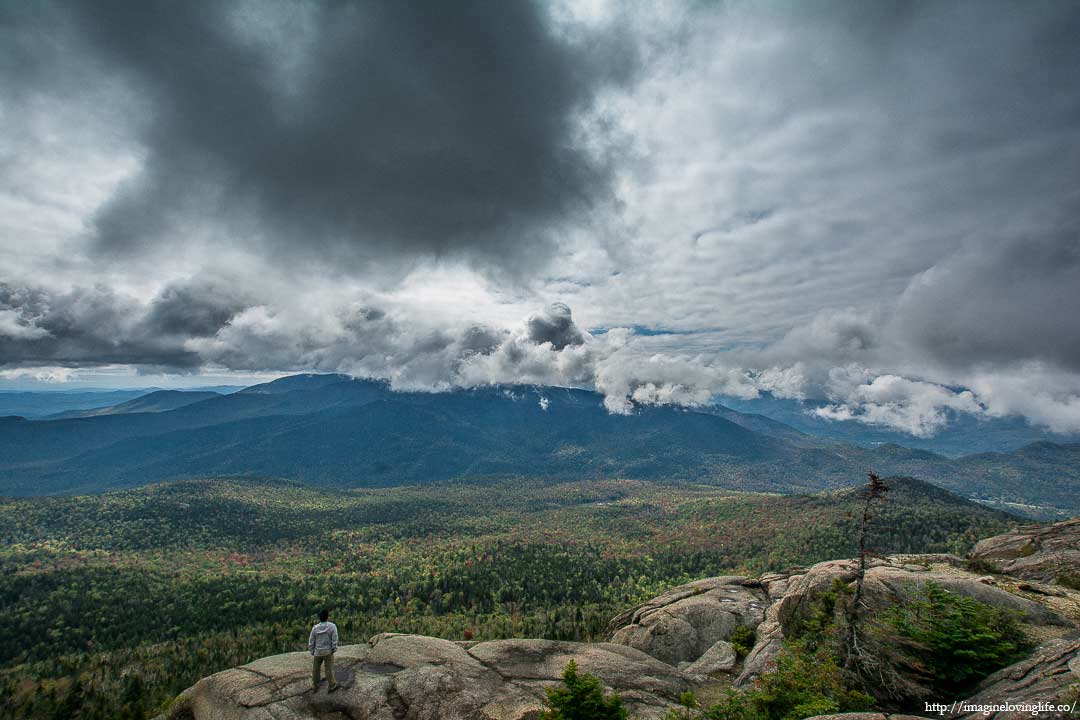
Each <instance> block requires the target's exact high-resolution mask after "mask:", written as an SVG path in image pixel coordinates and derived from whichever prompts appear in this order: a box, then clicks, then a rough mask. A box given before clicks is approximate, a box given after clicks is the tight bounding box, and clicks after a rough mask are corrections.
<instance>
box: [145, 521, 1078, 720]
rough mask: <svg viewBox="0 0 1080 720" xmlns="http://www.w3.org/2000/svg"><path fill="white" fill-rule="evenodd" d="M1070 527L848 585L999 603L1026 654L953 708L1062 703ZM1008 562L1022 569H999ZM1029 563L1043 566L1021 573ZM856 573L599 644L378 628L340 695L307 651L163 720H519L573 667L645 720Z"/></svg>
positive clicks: (636, 615) (881, 602) (213, 682)
mask: <svg viewBox="0 0 1080 720" xmlns="http://www.w3.org/2000/svg"><path fill="white" fill-rule="evenodd" d="M1077 527H1078V525H1077V523H1075V522H1066V523H1059V524H1058V525H1055V526H1049V527H1044V528H1039V529H1037V530H1030V531H1019V532H1018V533H1010V534H1007V535H1003V536H1000V537H998V538H991V539H990V540H984V541H983V542H981V543H979V545H978V547H977V548H976V550H975V552H974V553H973V555H972V557H971V558H969V559H968V560H963V559H961V558H959V557H956V556H952V555H906V556H892V557H888V558H880V559H874V560H871V561H870V563H869V566H868V568H867V571H866V576H865V582H864V586H863V598H864V601H865V604H866V606H867V608H868V609H869V614H874V613H876V612H879V611H881V610H884V609H886V608H887V607H890V606H894V605H896V604H898V603H903V602H905V600H906V599H908V598H910V597H912V595H913V593H914V592H916V591H918V590H919V589H920V588H925V587H926V586H927V585H928V584H930V583H933V584H935V585H937V586H938V587H940V588H942V589H944V590H946V591H947V592H949V593H952V594H954V595H959V596H964V597H968V598H972V599H975V600H978V601H980V602H981V603H984V604H986V605H990V606H993V607H997V608H1003V609H1007V610H1009V611H1010V612H1011V614H1013V616H1014V617H1016V618H1017V619H1018V620H1019V622H1020V623H1021V625H1022V627H1023V629H1024V632H1025V634H1026V635H1027V636H1028V637H1030V638H1032V639H1033V640H1034V641H1035V643H1036V649H1035V650H1034V651H1033V652H1032V653H1031V654H1030V655H1029V656H1028V657H1026V658H1025V659H1023V660H1021V661H1020V662H1017V663H1015V664H1013V665H1010V666H1008V667H1005V668H1003V669H1001V670H999V671H997V672H995V673H993V674H992V675H990V676H989V677H987V678H985V679H984V680H983V681H982V683H981V684H979V685H978V687H977V688H976V689H975V691H974V692H973V694H972V695H971V696H970V697H969V698H968V701H969V703H971V704H976V705H993V704H997V703H1001V702H1005V701H1009V702H1012V703H1020V702H1038V701H1044V702H1052V701H1054V700H1064V699H1067V698H1071V697H1072V696H1073V694H1075V693H1077V691H1078V689H1080V592H1078V591H1076V590H1075V589H1073V588H1071V587H1070V586H1069V585H1068V584H1061V583H1057V582H1050V580H1051V578H1050V577H1049V576H1048V575H1047V573H1051V574H1053V575H1054V577H1057V576H1059V575H1061V574H1062V573H1075V572H1076V571H1077V569H1078V568H1077V565H1076V564H1075V563H1072V561H1070V560H1069V558H1071V557H1072V556H1071V555H1070V554H1069V546H1068V543H1069V541H1068V540H1067V538H1068V537H1071V536H1072V535H1073V533H1075V532H1076V529H1077ZM1025 533H1026V534H1025ZM1063 538H1066V539H1063ZM1017 548H1019V549H1017ZM1017 558H1019V559H1023V560H1025V561H1026V562H1025V563H1023V564H1022V565H1020V566H1018V565H1017V564H1015V563H1012V560H1014V559H1017ZM990 560H995V561H998V562H1000V561H1003V560H1007V561H1010V563H1011V564H1006V565H1004V566H1003V567H1001V568H999V569H1001V570H1004V571H1006V572H987V571H986V568H987V565H988V563H989V561H990ZM1018 567H1020V568H1026V570H1023V571H1021V570H1020V569H1018ZM1044 567H1045V568H1052V570H1047V571H1045V572H1044V571H1043V570H1040V569H1032V568H1044ZM857 569H858V563H857V562H856V561H855V560H834V561H828V562H823V563H818V564H817V565H814V566H812V567H810V568H806V569H796V570H792V571H789V572H784V573H769V574H765V575H762V576H760V577H746V576H740V575H730V576H722V577H713V578H706V579H702V580H698V581H695V582H691V583H688V584H686V585H682V586H680V587H677V588H674V589H672V590H669V591H668V592H666V593H664V594H662V595H660V596H658V597H656V598H653V599H652V600H649V601H648V602H645V603H642V604H641V605H638V606H636V607H633V608H629V609H627V610H626V611H624V612H622V613H620V614H619V615H617V616H616V617H615V618H613V619H612V621H611V623H610V626H609V641H608V642H603V643H572V642H560V641H554V640H536V639H511V640H495V641H489V642H471V641H470V642H455V641H450V640H443V639H438V638H433V637H424V636H419V635H401V634H389V633H387V634H381V635H377V636H375V637H373V638H371V639H370V640H369V641H368V642H367V643H366V644H358V645H347V646H343V647H341V648H340V650H339V651H338V654H337V662H336V666H335V667H336V673H337V676H338V679H339V682H340V684H341V688H340V689H339V690H337V691H336V692H334V693H328V692H327V690H326V688H325V686H324V687H322V688H320V689H319V690H318V691H317V692H312V690H311V678H310V672H311V667H310V656H309V655H308V654H307V653H305V652H296V653H288V654H284V655H276V656H273V657H267V658H263V659H260V660H257V661H255V662H253V663H250V664H248V665H243V666H241V667H237V668H232V669H229V670H225V671H223V672H220V673H217V674H215V675H212V676H210V677H207V678H204V679H203V680H201V681H199V682H198V683H196V684H195V685H194V686H193V687H191V688H189V689H188V690H186V691H185V692H183V693H182V694H181V695H180V696H179V697H178V698H177V699H176V701H175V702H174V703H173V704H172V705H171V707H170V708H169V710H168V712H167V713H166V714H165V716H163V718H164V719H165V720H301V719H307V718H320V719H326V720H330V719H340V720H345V719H349V720H400V719H402V718H409V719H411V720H457V719H462V720H465V719H476V720H530V719H535V718H537V717H538V716H539V715H540V713H541V712H542V711H543V709H544V707H545V705H544V701H545V697H546V695H545V690H546V688H549V687H553V686H555V685H556V684H558V683H559V681H560V677H561V674H562V672H563V669H564V668H565V667H566V664H567V663H568V662H569V661H570V660H574V661H575V662H576V663H577V665H578V667H579V668H580V670H581V671H584V672H588V673H591V674H593V675H595V676H596V677H598V678H599V679H600V681H601V682H602V684H603V685H604V686H605V688H606V689H607V690H608V691H613V692H617V693H618V694H619V695H620V696H621V697H622V698H623V700H624V702H625V705H626V707H627V710H628V713H629V716H630V717H631V718H641V719H658V718H661V717H663V716H664V715H665V714H666V713H667V712H668V711H669V710H672V709H675V708H677V707H678V700H679V697H680V695H681V694H683V693H684V692H687V691H692V692H694V693H695V695H696V696H697V698H698V699H699V701H701V702H702V703H703V704H707V703H709V702H710V701H711V700H712V699H713V698H718V697H720V695H721V694H722V693H723V692H725V690H726V689H728V688H731V687H735V688H745V687H749V686H750V685H752V684H753V682H754V680H755V679H756V678H758V677H760V676H761V675H763V674H765V673H768V672H770V671H771V670H772V668H773V667H774V665H775V661H776V659H777V656H778V654H779V653H780V651H781V649H782V648H783V646H784V640H785V637H786V636H788V635H790V634H791V633H792V632H793V630H794V628H796V627H798V626H799V623H801V622H805V621H806V620H807V619H808V618H809V617H810V616H811V615H812V614H813V612H814V608H815V607H816V605H815V603H816V601H817V600H818V599H819V598H821V597H822V596H823V594H825V593H827V592H829V591H830V589H833V588H836V587H837V585H838V584H841V585H844V584H850V583H852V582H853V581H854V579H855V577H856V572H857ZM1010 570H1011V571H1012V572H1008V571H1010ZM749 629H752V630H753V633H752V634H751V633H748V630H749ZM740 636H741V638H746V637H750V638H752V641H751V642H752V646H751V647H746V648H742V649H743V650H748V653H747V654H746V655H745V657H740V654H741V653H739V652H737V651H736V647H735V643H736V642H743V639H741V638H740ZM921 681H922V679H921V678H919V677H912V678H907V679H905V682H906V683H907V684H906V685H905V688H906V691H907V692H908V693H909V695H910V696H912V697H924V698H933V694H932V691H931V690H930V689H928V688H926V687H922V686H920V684H919V683H920V682H921ZM920 693H922V694H921V695H920ZM957 699H959V698H949V700H950V701H952V700H957ZM848 717H851V718H886V717H891V718H900V717H903V716H900V715H882V714H880V713H862V714H858V715H851V716H848ZM957 717H964V716H962V715H958V716H957ZM966 717H968V718H970V720H974V718H976V717H978V718H983V717H991V718H995V717H999V718H1005V717H1008V716H1007V715H1004V714H993V713H991V714H990V715H984V714H982V713H972V714H970V715H968V716H966Z"/></svg>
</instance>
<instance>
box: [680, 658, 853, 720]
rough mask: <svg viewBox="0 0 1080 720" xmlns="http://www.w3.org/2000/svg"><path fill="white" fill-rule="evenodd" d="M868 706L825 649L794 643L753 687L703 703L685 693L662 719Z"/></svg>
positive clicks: (739, 717)
mask: <svg viewBox="0 0 1080 720" xmlns="http://www.w3.org/2000/svg"><path fill="white" fill-rule="evenodd" d="M688 700H689V702H688ZM872 705H873V698H871V697H869V696H868V695H864V694H863V693H861V692H858V691H854V690H850V689H848V688H847V686H846V685H845V683H844V679H843V674H842V673H841V671H840V668H839V667H838V666H837V664H836V659H835V658H834V657H833V656H832V655H831V654H830V653H829V652H828V651H827V650H826V649H824V648H821V649H818V650H815V651H810V650H808V649H807V647H806V645H804V644H802V643H793V644H791V645H789V646H788V647H786V648H785V649H784V651H783V652H782V653H781V654H780V656H779V658H778V659H777V665H776V670H775V671H774V672H771V673H767V674H765V675H762V676H761V677H760V678H758V681H757V684H756V685H755V686H754V687H753V688H750V689H749V690H745V691H741V692H740V691H738V690H728V691H727V692H726V693H725V695H724V697H723V699H721V700H720V702H718V703H716V704H715V705H711V706H710V707H707V708H699V707H698V706H697V702H696V700H694V699H693V698H684V699H683V706H684V709H682V710H677V711H673V712H671V713H669V714H668V717H667V718H666V720H801V718H805V717H810V716H812V715H827V714H830V713H839V712H858V711H860V710H869V709H870V708H871V707H872Z"/></svg>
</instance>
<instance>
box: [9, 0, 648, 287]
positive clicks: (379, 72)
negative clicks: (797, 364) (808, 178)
mask: <svg viewBox="0 0 1080 720" xmlns="http://www.w3.org/2000/svg"><path fill="white" fill-rule="evenodd" d="M61 10H62V12H61ZM8 14H9V15H13V16H15V20H16V21H17V22H18V27H16V28H14V30H13V31H12V34H13V35H17V36H18V37H26V36H32V35H33V30H34V28H33V27H32V26H33V24H34V23H38V24H40V25H42V26H49V25H50V24H51V23H53V22H54V21H55V20H56V18H57V16H62V18H63V20H64V34H63V42H61V43H60V45H61V47H59V48H56V49H58V50H60V51H61V52H66V53H69V54H70V55H71V56H72V57H73V58H74V59H73V60H72V62H71V63H69V65H70V64H77V63H79V62H82V60H83V58H89V59H90V60H91V61H93V62H96V63H100V64H101V65H102V66H103V67H104V69H105V73H106V74H107V77H105V78H104V79H102V82H104V83H114V84H122V85H125V86H127V87H130V88H132V89H133V90H134V92H135V93H136V95H137V97H138V102H139V103H141V105H140V110H141V112H140V114H139V116H138V117H137V118H134V119H132V120H131V122H130V126H129V127H127V128H125V130H126V131H127V132H133V133H135V136H136V137H138V138H139V139H140V141H141V142H142V143H143V144H144V146H145V147H144V153H143V169H142V171H141V172H140V173H138V174H137V175H136V176H135V177H134V178H131V179H129V180H128V181H127V182H125V183H124V185H123V186H122V187H121V188H120V190H119V191H118V192H117V193H116V194H115V195H114V196H113V197H112V198H111V199H110V200H109V202H108V203H107V204H106V205H105V206H104V207H102V208H101V209H100V211H99V212H98V213H97V216H96V218H95V219H94V222H93V228H94V233H95V235H96V245H97V249H98V251H99V252H103V253H105V254H106V256H107V257H112V258H123V257H127V256H129V255H130V254H132V253H141V252H148V251H155V250H164V251H166V252H170V251H173V252H174V251H175V250H177V249H178V246H183V245H185V244H186V243H188V242H189V241H190V240H191V238H195V237H199V236H200V235H202V236H205V235H206V233H210V236H211V237H224V238H228V241H229V242H230V243H232V244H239V245H241V246H243V245H249V246H251V247H252V248H253V249H255V250H256V251H257V252H259V253H262V254H264V255H265V254H269V255H277V256H283V257H285V258H288V259H290V260H295V259H296V258H301V259H303V260H304V261H306V262H308V263H311V264H315V265H319V264H324V265H325V264H329V263H337V264H339V265H341V264H344V266H345V267H346V268H348V269H349V270H350V271H356V270H357V269H358V268H362V267H363V263H364V262H365V261H371V260H385V259H387V258H408V257H411V256H416V255H418V254H424V255H435V256H439V257H457V256H462V257H464V258H466V259H467V260H469V261H473V262H475V263H477V264H481V265H490V264H496V265H500V266H502V267H511V266H513V267H518V268H522V267H524V268H527V267H529V266H532V265H535V264H536V263H538V262H540V261H542V260H544V259H545V258H546V257H547V256H548V254H549V252H550V251H551V248H552V242H553V233H555V232H557V231H558V230H559V229H564V228H566V227H569V226H573V225H574V224H575V223H581V222H583V218H584V216H585V215H586V214H587V213H588V212H589V211H590V209H592V208H594V207H595V206H597V205H598V204H601V203H605V202H607V201H608V200H609V199H610V198H611V187H610V182H611V168H610V166H609V165H608V164H607V163H606V161H604V160H602V159H601V157H602V153H599V152H597V151H596V150H597V149H596V148H591V149H590V148H584V147H582V144H581V142H579V140H580V138H579V137H578V132H579V129H580V128H579V126H578V120H579V118H580V115H581V114H582V113H584V112H585V111H587V110H588V108H589V106H590V103H591V102H592V101H593V99H594V98H595V97H596V95H597V93H598V92H600V91H602V90H603V89H604V88H606V87H610V86H612V85H618V84H620V83H625V82H626V81H628V80H629V79H630V78H631V76H632V75H633V74H634V72H635V69H636V67H637V61H636V50H635V46H634V44H633V43H632V42H631V38H630V37H628V36H624V35H621V34H620V33H618V32H617V31H614V30H612V29H611V28H609V29H608V30H607V31H604V32H601V31H596V32H589V31H586V30H582V29H578V30H576V31H571V30H565V29H562V28H560V27H558V26H557V25H555V24H554V23H553V22H552V20H551V19H550V18H549V17H548V12H547V10H546V8H545V7H544V6H543V5H542V4H540V3H531V2H509V3H489V2H453V3H446V2H408V3H398V2H390V3H384V2H331V3H319V4H315V3H312V4H306V5H297V4H292V3H244V2H229V3H221V2H200V1H198V0H195V1H193V2H182V3H174V2H155V1H153V0H151V1H150V2H140V3H116V2H97V1H93V0H92V1H91V2H86V3H72V4H59V5H51V4H44V5H41V6H40V8H39V9H38V11H37V12H30V11H23V12H20V13H15V12H14V11H9V12H8ZM27 26H31V27H30V28H29V29H28V27H27ZM46 29H48V28H46ZM57 32H58V31H56V30H50V31H49V34H52V35H55V34H56V33H57ZM24 45H25V43H24ZM24 50H25V48H24ZM12 57H13V59H12V60H11V64H18V65H19V68H15V69H16V70H18V69H20V68H21V67H23V66H25V67H26V68H27V69H28V70H27V74H26V77H27V78H29V81H30V82H32V83H34V84H35V86H36V87H37V88H40V89H44V88H48V87H49V86H50V85H49V84H50V83H63V82H64V78H63V77H62V75H63V71H64V70H65V69H66V67H67V66H65V65H64V64H63V63H58V62H57V61H56V60H55V58H47V57H45V58H43V57H35V56H34V55H33V54H32V53H30V52H29V51H26V52H21V53H17V54H16V53H13V56H12ZM6 75H7V82H6V83H5V85H15V84H19V83H18V77H19V73H18V72H11V73H6ZM594 139H595V135H594ZM215 233H216V235H215Z"/></svg>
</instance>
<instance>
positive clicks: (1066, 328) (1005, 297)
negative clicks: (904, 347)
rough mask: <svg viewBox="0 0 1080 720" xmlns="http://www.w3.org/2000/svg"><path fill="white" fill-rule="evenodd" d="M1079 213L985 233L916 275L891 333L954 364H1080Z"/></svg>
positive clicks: (1077, 367) (1073, 366) (1069, 366)
mask: <svg viewBox="0 0 1080 720" xmlns="http://www.w3.org/2000/svg"><path fill="white" fill-rule="evenodd" d="M1078 303H1080V214H1077V215H1076V216H1073V217H1070V218H1067V219H1066V220H1065V221H1063V222H1061V223H1060V224H1058V225H1057V226H1056V227H1053V228H1052V229H1050V230H1049V231H1048V232H1046V233H1045V234H1042V235H1036V236H1027V237H1024V236H1021V237H1009V238H1007V239H1000V238H987V239H984V241H983V242H980V243H978V244H972V245H970V246H968V247H965V248H963V249H962V250H960V251H959V252H957V253H956V254H955V255H953V256H950V257H948V258H946V259H945V260H944V261H942V262H941V263H939V264H936V265H934V266H933V267H932V268H930V269H929V270H927V271H926V272H924V273H921V274H920V275H918V276H917V277H915V278H914V279H913V280H912V282H911V284H910V285H909V286H908V288H907V290H906V291H905V292H904V294H903V295H902V296H901V298H900V301H899V303H898V304H897V307H896V311H895V316H894V317H893V318H892V321H891V322H890V324H889V326H888V328H887V330H886V332H889V333H893V334H894V337H895V339H896V341H897V342H898V343H910V344H912V345H914V346H915V347H917V348H918V349H919V350H921V351H922V352H924V353H926V355H927V356H929V357H931V358H933V360H934V361H936V362H937V363H940V364H943V365H946V366H950V367H971V366H979V365H983V366H995V365H1010V364H1015V363H1018V362H1023V361H1042V362H1046V363H1050V364H1052V365H1055V366H1057V367H1059V368H1062V369H1067V370H1069V371H1072V372H1077V371H1080V313H1078V312H1076V311H1075V310H1074V308H1076V307H1078Z"/></svg>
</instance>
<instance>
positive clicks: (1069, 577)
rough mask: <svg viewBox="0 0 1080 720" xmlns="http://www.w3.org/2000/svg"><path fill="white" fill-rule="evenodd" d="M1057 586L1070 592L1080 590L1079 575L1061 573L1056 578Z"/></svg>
mask: <svg viewBox="0 0 1080 720" xmlns="http://www.w3.org/2000/svg"><path fill="white" fill-rule="evenodd" d="M1056 580H1057V584H1058V585H1061V586H1062V587H1067V588H1069V589H1070V590H1080V573H1070V572H1063V573H1061V574H1060V575H1058V576H1057V578H1056Z"/></svg>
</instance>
